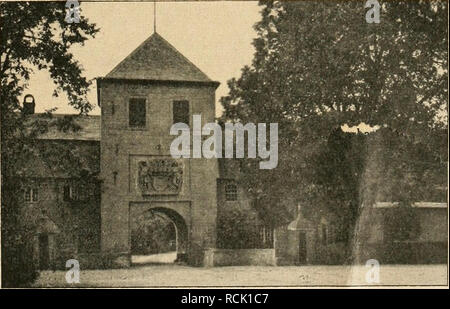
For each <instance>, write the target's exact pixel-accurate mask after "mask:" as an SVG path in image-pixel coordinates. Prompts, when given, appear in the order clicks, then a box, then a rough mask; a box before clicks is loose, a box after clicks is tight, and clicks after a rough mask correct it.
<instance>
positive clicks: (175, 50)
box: [150, 32, 212, 81]
mask: <svg viewBox="0 0 450 309" xmlns="http://www.w3.org/2000/svg"><path fill="white" fill-rule="evenodd" d="M153 35H157V36H158V37H159V38H160V39H162V40H163V41H164V42H165V43H167V45H168V46H169V47H170V48H171V49H172V50H173V51H174V52H176V53H177V54H179V55H180V56H181V57H182V58H183V59H184V60H186V61H187V62H189V63H190V64H192V65H193V66H194V67H195V68H196V69H197V70H199V71H200V73H202V74H203V75H205V77H206V78H207V79H209V80H210V81H212V79H211V78H209V76H208V75H206V73H205V72H203V71H202V70H200V68H199V67H197V66H196V65H195V64H194V63H193V62H192V61H191V60H189V59H188V58H187V57H186V56H185V55H183V54H182V53H181V52H180V51H179V50H178V49H176V47H175V46H173V45H172V44H170V42H169V41H167V40H166V39H165V38H163V37H162V36H161V35H159V33H157V32H155V33H154V34H152V35H151V36H153ZM151 36H150V37H151Z"/></svg>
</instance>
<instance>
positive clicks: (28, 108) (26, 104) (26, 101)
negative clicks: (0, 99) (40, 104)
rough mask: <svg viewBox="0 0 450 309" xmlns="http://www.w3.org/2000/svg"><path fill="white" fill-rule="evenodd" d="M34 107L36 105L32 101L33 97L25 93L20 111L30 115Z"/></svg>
mask: <svg viewBox="0 0 450 309" xmlns="http://www.w3.org/2000/svg"><path fill="white" fill-rule="evenodd" d="M35 107H36V104H35V103H34V97H33V96H32V95H31V94H27V95H26V96H25V97H24V98H23V108H22V112H23V113H24V114H25V115H32V114H34V108H35Z"/></svg>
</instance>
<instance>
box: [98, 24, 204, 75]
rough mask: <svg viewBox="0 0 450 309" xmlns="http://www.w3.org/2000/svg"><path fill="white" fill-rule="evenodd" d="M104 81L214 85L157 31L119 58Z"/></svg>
mask: <svg viewBox="0 0 450 309" xmlns="http://www.w3.org/2000/svg"><path fill="white" fill-rule="evenodd" d="M105 78H120V79H142V80H164V81H181V80H183V81H195V82H202V83H205V82H213V80H212V79H211V78H210V77H209V76H208V75H206V74H205V73H204V72H203V71H202V70H201V69H200V68H199V67H197V66H196V65H195V64H194V63H193V62H192V61H191V60H189V59H188V58H187V57H186V56H184V55H183V54H182V53H181V52H180V51H179V50H178V49H177V48H176V47H175V46H173V45H172V44H171V43H170V42H168V41H167V40H166V39H164V38H163V37H162V36H161V35H160V34H159V33H157V32H154V33H153V34H152V35H150V36H149V37H148V38H146V39H145V40H144V41H143V42H142V43H141V44H139V46H137V47H136V48H135V49H134V50H133V51H132V52H131V53H130V54H128V55H127V56H126V57H125V58H124V59H122V60H121V61H120V62H119V63H118V64H117V65H116V66H115V67H114V68H113V69H112V70H111V71H110V72H109V73H108V74H107V75H106V76H105Z"/></svg>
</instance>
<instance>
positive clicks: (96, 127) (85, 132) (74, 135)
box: [31, 114, 101, 141]
mask: <svg viewBox="0 0 450 309" xmlns="http://www.w3.org/2000/svg"><path fill="white" fill-rule="evenodd" d="M64 117H74V118H73V121H74V123H75V124H76V125H78V126H79V127H80V130H78V131H73V130H66V131H64V130H60V129H59V128H58V127H57V126H49V129H48V132H46V133H45V134H42V135H40V136H39V138H40V139H48V140H81V141H100V121H101V119H100V116H79V115H64V114H52V116H51V117H47V116H45V114H34V115H33V116H32V117H31V121H42V120H44V121H48V122H51V121H53V120H62V119H63V118H64Z"/></svg>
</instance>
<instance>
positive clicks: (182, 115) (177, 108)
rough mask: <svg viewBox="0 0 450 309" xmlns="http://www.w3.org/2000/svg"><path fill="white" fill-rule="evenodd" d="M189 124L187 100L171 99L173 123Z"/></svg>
mask: <svg viewBox="0 0 450 309" xmlns="http://www.w3.org/2000/svg"><path fill="white" fill-rule="evenodd" d="M179 122H181V123H185V124H187V125H189V101H173V123H174V124H175V123H179Z"/></svg>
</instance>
